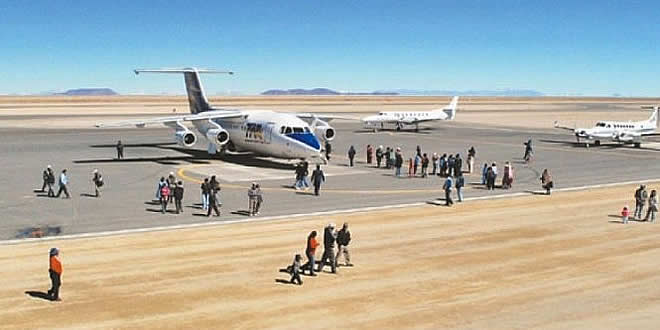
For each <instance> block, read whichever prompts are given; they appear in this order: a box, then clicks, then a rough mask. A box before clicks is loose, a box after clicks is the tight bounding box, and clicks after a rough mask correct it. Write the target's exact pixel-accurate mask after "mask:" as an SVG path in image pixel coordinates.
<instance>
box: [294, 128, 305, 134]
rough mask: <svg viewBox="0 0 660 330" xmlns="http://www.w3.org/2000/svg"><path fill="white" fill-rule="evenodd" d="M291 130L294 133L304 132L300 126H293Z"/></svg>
mask: <svg viewBox="0 0 660 330" xmlns="http://www.w3.org/2000/svg"><path fill="white" fill-rule="evenodd" d="M293 132H294V133H302V132H304V130H303V129H302V127H294V128H293Z"/></svg>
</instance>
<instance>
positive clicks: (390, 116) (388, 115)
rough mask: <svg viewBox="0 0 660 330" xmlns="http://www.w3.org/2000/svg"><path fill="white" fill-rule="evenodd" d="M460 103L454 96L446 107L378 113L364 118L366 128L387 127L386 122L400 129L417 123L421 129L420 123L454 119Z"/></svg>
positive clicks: (416, 129)
mask: <svg viewBox="0 0 660 330" xmlns="http://www.w3.org/2000/svg"><path fill="white" fill-rule="evenodd" d="M457 105H458V96H454V97H453V98H452V99H451V102H450V103H449V104H447V105H446V106H445V107H444V108H441V109H435V110H431V111H386V112H380V113H378V114H377V115H373V116H367V117H364V118H362V123H363V124H364V127H365V128H370V129H373V130H374V132H376V131H378V129H379V128H380V129H383V128H385V124H390V125H391V124H393V125H395V126H396V130H397V131H400V130H401V128H403V126H404V125H415V131H418V130H419V123H424V122H428V121H435V120H454V117H456V106H457Z"/></svg>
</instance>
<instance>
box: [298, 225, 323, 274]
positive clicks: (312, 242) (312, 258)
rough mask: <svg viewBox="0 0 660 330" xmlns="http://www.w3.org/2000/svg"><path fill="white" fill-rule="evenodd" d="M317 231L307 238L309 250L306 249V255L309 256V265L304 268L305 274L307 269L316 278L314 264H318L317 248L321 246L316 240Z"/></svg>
mask: <svg viewBox="0 0 660 330" xmlns="http://www.w3.org/2000/svg"><path fill="white" fill-rule="evenodd" d="M316 235H317V233H316V230H314V231H312V232H311V233H310V234H309V236H308V237H307V248H306V249H305V255H307V263H306V264H304V265H303V266H302V268H301V269H302V271H303V274H304V272H305V270H306V269H309V274H310V275H311V276H316V274H315V273H314V266H315V265H314V264H315V263H316V248H317V247H318V246H319V242H318V241H317V240H316Z"/></svg>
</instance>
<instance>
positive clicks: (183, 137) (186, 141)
mask: <svg viewBox="0 0 660 330" xmlns="http://www.w3.org/2000/svg"><path fill="white" fill-rule="evenodd" d="M174 138H175V139H176V143H178V144H179V145H180V146H183V147H186V148H190V147H192V146H194V145H195V143H196V142H197V136H195V133H193V132H191V131H189V130H180V131H176V133H174Z"/></svg>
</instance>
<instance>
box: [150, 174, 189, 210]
mask: <svg viewBox="0 0 660 330" xmlns="http://www.w3.org/2000/svg"><path fill="white" fill-rule="evenodd" d="M183 192H184V190H183V181H181V180H179V181H177V179H176V177H175V176H174V172H170V174H169V175H168V176H167V179H165V177H161V178H160V181H158V186H157V187H156V199H157V200H158V201H160V205H161V212H162V213H163V214H164V213H166V212H167V205H168V204H171V203H172V201H174V208H175V213H176V214H179V213H183V206H182V205H183Z"/></svg>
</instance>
